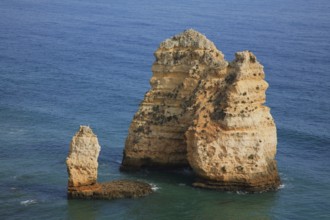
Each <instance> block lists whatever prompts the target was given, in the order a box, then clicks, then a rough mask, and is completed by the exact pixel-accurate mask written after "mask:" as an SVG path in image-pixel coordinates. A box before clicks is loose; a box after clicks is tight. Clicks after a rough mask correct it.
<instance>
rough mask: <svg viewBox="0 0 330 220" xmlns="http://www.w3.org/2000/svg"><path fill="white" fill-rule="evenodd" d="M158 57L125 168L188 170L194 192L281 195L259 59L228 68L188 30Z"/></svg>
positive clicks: (247, 57) (245, 58) (240, 56)
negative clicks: (194, 178) (275, 191)
mask: <svg viewBox="0 0 330 220" xmlns="http://www.w3.org/2000/svg"><path fill="white" fill-rule="evenodd" d="M155 58H156V61H155V63H154V64H153V67H152V71H153V76H152V78H151V80H150V84H151V89H150V91H149V92H147V93H146V95H145V97H144V100H143V101H142V103H141V105H140V108H139V110H138V112H137V113H136V114H135V116H134V119H133V121H132V123H131V126H130V129H129V134H128V137H127V140H126V145H125V150H124V158H123V162H122V167H121V168H122V169H124V170H125V169H139V168H141V167H161V168H167V167H177V166H185V165H190V166H191V167H192V168H193V170H194V172H195V173H196V175H197V176H198V178H199V180H198V181H197V182H196V183H195V184H194V185H195V186H199V187H206V188H214V189H223V190H246V191H262V190H269V189H276V188H277V187H278V186H279V184H280V179H279V176H278V172H277V165H276V161H275V154H276V145H277V136H276V127H275V123H274V120H273V118H272V116H271V114H270V109H269V108H268V107H266V106H265V105H264V102H265V99H266V96H265V91H266V89H267V87H268V84H267V82H266V81H265V80H264V76H265V74H264V71H263V66H262V65H261V64H260V63H259V62H258V61H257V59H256V57H255V56H254V55H253V54H252V53H251V52H249V51H243V52H238V53H236V58H235V60H234V61H232V62H231V63H228V62H227V61H226V60H225V59H224V56H223V54H222V53H221V52H220V51H219V50H217V48H216V47H215V46H214V44H213V43H212V42H211V41H209V40H208V39H207V38H206V37H205V36H204V35H202V34H200V33H198V32H196V31H194V30H187V31H185V32H183V33H181V34H179V35H176V36H174V37H172V38H170V39H167V40H165V41H164V42H162V43H161V44H160V47H159V48H158V49H157V51H156V52H155Z"/></svg>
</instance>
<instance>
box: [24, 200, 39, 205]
mask: <svg viewBox="0 0 330 220" xmlns="http://www.w3.org/2000/svg"><path fill="white" fill-rule="evenodd" d="M35 203H37V201H36V200H34V199H28V200H24V201H21V205H25V206H28V205H32V204H35Z"/></svg>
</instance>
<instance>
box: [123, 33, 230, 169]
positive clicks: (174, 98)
mask: <svg viewBox="0 0 330 220" xmlns="http://www.w3.org/2000/svg"><path fill="white" fill-rule="evenodd" d="M154 55H155V58H156V60H155V62H154V64H153V66H152V72H153V76H152V77H151V79H150V85H151V89H150V90H149V91H148V92H147V93H146V95H145V97H144V100H143V101H142V103H141V104H140V107H139V110H138V112H137V113H136V114H135V116H134V119H133V121H132V123H131V126H130V128H129V134H128V137H127V140H126V145H125V151H124V158H123V162H122V167H121V168H122V169H138V168H141V167H177V166H186V165H188V161H187V145H186V143H185V140H184V133H185V132H186V130H187V129H188V127H189V126H190V125H191V123H192V118H193V116H194V109H192V106H193V104H194V103H193V96H194V94H195V92H196V91H195V90H196V88H197V87H198V84H199V83H200V81H201V80H202V79H203V78H205V75H207V74H213V72H214V70H219V71H220V70H221V69H224V68H225V67H226V66H227V65H228V64H227V62H226V61H224V58H223V54H222V53H221V52H220V51H218V50H217V48H216V47H215V46H214V44H213V43H212V42H211V41H209V40H208V39H207V38H206V37H205V36H204V35H202V34H200V33H198V32H196V31H194V30H187V31H185V32H183V33H181V34H178V35H176V36H174V37H172V38H170V39H167V40H165V41H164V42H162V43H161V44H160V46H159V48H158V49H157V51H156V52H155V54H154Z"/></svg>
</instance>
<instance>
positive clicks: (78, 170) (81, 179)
mask: <svg viewBox="0 0 330 220" xmlns="http://www.w3.org/2000/svg"><path fill="white" fill-rule="evenodd" d="M100 150H101V147H100V145H99V142H98V139H97V137H96V135H95V134H94V133H93V131H92V129H91V128H90V127H87V126H80V129H79V131H78V132H77V133H76V135H75V136H74V137H73V138H72V141H71V144H70V151H69V155H68V158H67V160H66V164H67V169H68V174H69V180H68V186H69V187H77V186H86V185H87V186H88V185H93V184H95V183H96V180H97V168H98V162H97V158H98V157H99V153H100Z"/></svg>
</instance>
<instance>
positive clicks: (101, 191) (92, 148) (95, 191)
mask: <svg viewBox="0 0 330 220" xmlns="http://www.w3.org/2000/svg"><path fill="white" fill-rule="evenodd" d="M100 149H101V147H100V145H99V142H98V139H97V136H96V135H95V134H94V133H93V131H92V129H91V128H90V127H89V126H80V129H79V131H78V132H77V133H76V134H75V136H74V137H73V138H72V141H71V145H70V151H69V155H68V157H67V160H66V164H67V171H68V176H69V177H68V198H70V199H115V198H135V197H140V196H145V195H148V194H149V193H151V192H152V188H151V186H150V185H149V184H147V183H143V182H139V181H132V180H117V181H112V182H106V183H98V182H97V168H98V162H97V159H98V156H99V153H100Z"/></svg>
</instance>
